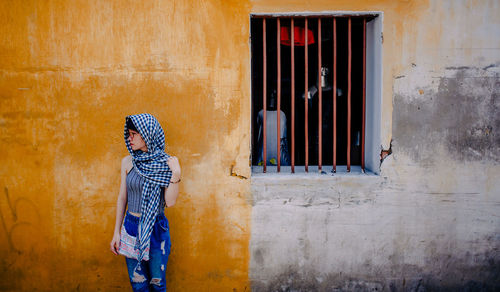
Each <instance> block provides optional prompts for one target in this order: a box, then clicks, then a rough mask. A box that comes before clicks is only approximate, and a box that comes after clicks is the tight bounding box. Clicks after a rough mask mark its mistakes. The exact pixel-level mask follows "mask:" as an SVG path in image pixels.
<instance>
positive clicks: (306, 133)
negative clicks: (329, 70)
mask: <svg viewBox="0 0 500 292" xmlns="http://www.w3.org/2000/svg"><path fill="white" fill-rule="evenodd" d="M304 27H305V28H304V31H305V32H306V33H305V46H304V47H305V50H304V52H305V53H304V54H305V56H304V57H305V61H304V62H305V65H304V66H305V78H304V79H305V93H304V105H305V110H304V111H305V117H304V119H305V127H304V135H305V150H306V157H305V158H306V161H305V170H306V172H309V129H308V127H309V115H308V103H309V96H308V95H309V88H308V80H307V75H308V74H309V72H308V71H309V70H308V66H309V60H308V56H307V55H308V50H307V49H308V39H307V35H308V33H307V31H308V28H307V18H306V19H305V25H304Z"/></svg>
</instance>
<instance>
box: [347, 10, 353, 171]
mask: <svg viewBox="0 0 500 292" xmlns="http://www.w3.org/2000/svg"><path fill="white" fill-rule="evenodd" d="M351 33H352V20H351V18H350V17H349V31H348V41H347V43H348V61H347V62H348V65H347V171H348V172H349V171H351V69H352V68H351V66H352V64H351V63H352V46H351V45H352V44H351V42H352V40H351Z"/></svg>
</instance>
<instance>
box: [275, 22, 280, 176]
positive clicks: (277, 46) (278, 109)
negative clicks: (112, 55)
mask: <svg viewBox="0 0 500 292" xmlns="http://www.w3.org/2000/svg"><path fill="white" fill-rule="evenodd" d="M277 22H278V23H277V26H276V27H277V32H276V52H277V54H278V58H277V59H278V64H277V66H278V80H277V82H276V83H277V87H276V91H277V98H278V101H277V109H276V111H277V115H276V117H277V121H276V124H277V129H276V139H277V140H278V141H277V143H276V145H277V146H276V147H277V148H278V149H277V152H276V153H278V155H277V156H278V157H277V158H276V159H277V160H278V168H277V171H278V172H280V169H281V153H280V152H281V123H280V122H281V117H280V113H281V45H280V41H281V34H280V32H281V22H280V19H279V18H278V19H277Z"/></svg>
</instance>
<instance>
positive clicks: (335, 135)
mask: <svg viewBox="0 0 500 292" xmlns="http://www.w3.org/2000/svg"><path fill="white" fill-rule="evenodd" d="M333 172H337V19H336V18H335V17H334V18H333Z"/></svg>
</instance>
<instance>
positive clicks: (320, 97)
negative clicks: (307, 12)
mask: <svg viewBox="0 0 500 292" xmlns="http://www.w3.org/2000/svg"><path fill="white" fill-rule="evenodd" d="M322 105H323V90H322V86H321V18H318V171H321V161H322V152H321V151H322V146H323V139H322V138H323V137H322V135H323V126H322V124H321V122H322V119H321V118H322V117H323V114H322Z"/></svg>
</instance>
